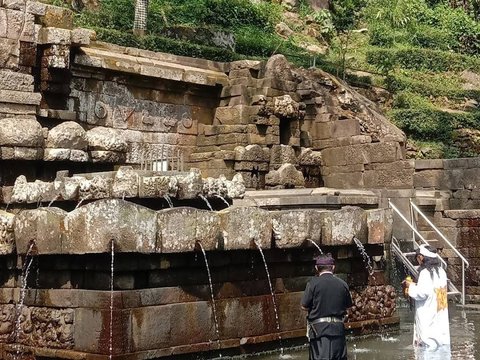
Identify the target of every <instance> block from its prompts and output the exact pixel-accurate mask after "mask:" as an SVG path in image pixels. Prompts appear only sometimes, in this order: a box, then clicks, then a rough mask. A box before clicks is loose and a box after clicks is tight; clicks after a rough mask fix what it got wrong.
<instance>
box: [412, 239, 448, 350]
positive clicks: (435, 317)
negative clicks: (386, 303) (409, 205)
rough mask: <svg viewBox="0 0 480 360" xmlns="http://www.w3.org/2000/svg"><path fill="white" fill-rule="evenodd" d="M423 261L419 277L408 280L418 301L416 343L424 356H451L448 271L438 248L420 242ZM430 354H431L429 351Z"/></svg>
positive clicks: (416, 308)
mask: <svg viewBox="0 0 480 360" xmlns="http://www.w3.org/2000/svg"><path fill="white" fill-rule="evenodd" d="M416 256H417V261H418V263H419V265H420V267H419V269H418V270H419V274H418V281H417V283H415V282H413V281H408V280H407V281H406V282H405V284H404V286H406V292H407V294H408V296H409V297H410V298H412V299H413V300H414V302H415V325H414V335H413V345H414V347H415V350H416V353H417V354H419V353H421V354H423V356H421V357H417V358H422V359H423V358H425V359H433V358H437V357H436V356H435V355H433V354H434V353H437V354H438V356H439V357H438V358H439V359H440V358H441V359H449V358H450V325H449V321H448V299H447V274H446V273H445V270H443V269H442V267H441V262H440V258H439V256H438V254H437V250H436V249H435V248H434V247H432V246H430V245H421V246H420V247H419V249H418V250H417V254H416ZM428 354H430V355H428Z"/></svg>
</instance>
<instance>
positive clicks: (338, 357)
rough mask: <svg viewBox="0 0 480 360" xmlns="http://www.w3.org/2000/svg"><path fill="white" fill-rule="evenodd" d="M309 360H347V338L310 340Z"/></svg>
mask: <svg viewBox="0 0 480 360" xmlns="http://www.w3.org/2000/svg"><path fill="white" fill-rule="evenodd" d="M309 360H347V341H346V340H345V336H321V337H319V338H316V339H312V340H310V349H309Z"/></svg>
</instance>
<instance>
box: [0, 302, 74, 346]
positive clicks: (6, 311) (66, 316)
mask: <svg viewBox="0 0 480 360" xmlns="http://www.w3.org/2000/svg"><path fill="white" fill-rule="evenodd" d="M18 315H19V316H20V326H19V330H20V331H18V333H17V334H16V333H15V324H16V319H17V317H16V309H15V306H14V305H0V317H1V321H0V324H1V325H0V342H3V343H9V342H14V341H15V340H16V341H15V342H16V343H18V344H22V345H27V346H35V347H44V348H54V349H72V348H73V346H74V341H73V328H74V310H72V309H52V308H36V307H27V306H23V307H22V308H21V313H19V314H18ZM15 335H16V339H15Z"/></svg>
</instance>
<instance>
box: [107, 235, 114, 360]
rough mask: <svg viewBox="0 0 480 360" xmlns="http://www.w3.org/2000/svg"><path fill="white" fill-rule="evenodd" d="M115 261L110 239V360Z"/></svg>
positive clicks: (110, 352)
mask: <svg viewBox="0 0 480 360" xmlns="http://www.w3.org/2000/svg"><path fill="white" fill-rule="evenodd" d="M114 263H115V240H113V239H112V249H111V261H110V339H109V343H108V347H109V354H110V356H109V358H110V360H112V356H113V275H114Z"/></svg>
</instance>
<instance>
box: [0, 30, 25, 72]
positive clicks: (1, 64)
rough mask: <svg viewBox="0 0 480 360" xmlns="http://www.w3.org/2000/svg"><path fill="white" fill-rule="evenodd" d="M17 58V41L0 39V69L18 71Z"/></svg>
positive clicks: (18, 52) (18, 48)
mask: <svg viewBox="0 0 480 360" xmlns="http://www.w3.org/2000/svg"><path fill="white" fill-rule="evenodd" d="M19 56H20V47H19V45H18V41H15V40H14V39H7V38H4V37H0V68H5V69H12V70H18V62H19Z"/></svg>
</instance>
